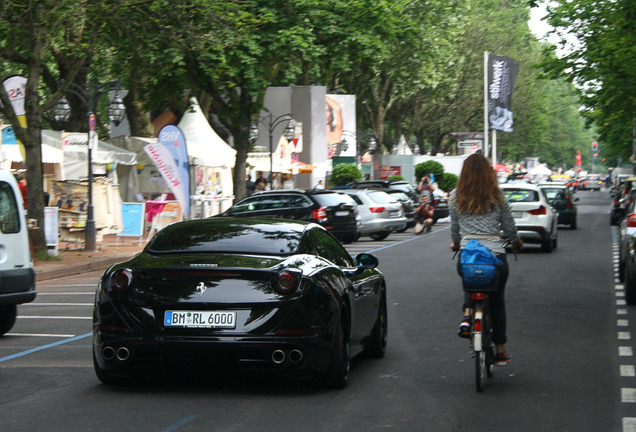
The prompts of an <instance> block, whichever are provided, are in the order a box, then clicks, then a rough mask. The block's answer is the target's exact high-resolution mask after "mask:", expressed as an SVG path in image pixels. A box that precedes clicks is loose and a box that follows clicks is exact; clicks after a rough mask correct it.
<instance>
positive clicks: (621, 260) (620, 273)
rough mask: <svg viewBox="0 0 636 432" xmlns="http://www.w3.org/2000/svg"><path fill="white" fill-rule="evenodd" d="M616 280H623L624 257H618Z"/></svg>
mask: <svg viewBox="0 0 636 432" xmlns="http://www.w3.org/2000/svg"><path fill="white" fill-rule="evenodd" d="M618 280H619V281H621V282H625V258H624V257H622V256H619V257H618Z"/></svg>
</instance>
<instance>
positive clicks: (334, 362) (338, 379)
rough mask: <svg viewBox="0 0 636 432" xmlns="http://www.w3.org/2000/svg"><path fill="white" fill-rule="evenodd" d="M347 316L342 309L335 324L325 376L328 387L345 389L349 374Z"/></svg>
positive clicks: (349, 358)
mask: <svg viewBox="0 0 636 432" xmlns="http://www.w3.org/2000/svg"><path fill="white" fill-rule="evenodd" d="M348 324H349V314H348V313H347V311H346V309H344V308H343V310H342V313H341V314H340V320H338V322H337V323H336V329H335V331H334V342H333V349H332V350H331V358H330V360H329V370H328V371H327V375H326V377H325V378H326V380H325V381H326V383H327V385H328V386H329V387H334V388H345V387H346V386H347V382H348V381H349V373H350V372H351V345H350V341H349V332H348V331H347V329H348V327H347V326H348Z"/></svg>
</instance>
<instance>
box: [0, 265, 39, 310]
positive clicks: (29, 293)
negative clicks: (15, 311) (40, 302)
mask: <svg viewBox="0 0 636 432" xmlns="http://www.w3.org/2000/svg"><path fill="white" fill-rule="evenodd" d="M35 296H36V292H35V271H34V270H33V267H28V268H22V269H13V270H7V271H3V272H0V305H18V304H22V303H29V302H32V301H33V300H35Z"/></svg>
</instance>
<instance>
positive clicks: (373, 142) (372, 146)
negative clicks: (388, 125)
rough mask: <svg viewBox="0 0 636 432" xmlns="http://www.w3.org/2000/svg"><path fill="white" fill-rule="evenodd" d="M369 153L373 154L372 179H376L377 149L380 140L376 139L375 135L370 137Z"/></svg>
mask: <svg viewBox="0 0 636 432" xmlns="http://www.w3.org/2000/svg"><path fill="white" fill-rule="evenodd" d="M368 146H369V154H370V155H371V180H375V155H374V153H375V151H376V150H377V148H378V142H377V141H376V140H375V137H374V136H372V137H371V138H370V139H369V144H368Z"/></svg>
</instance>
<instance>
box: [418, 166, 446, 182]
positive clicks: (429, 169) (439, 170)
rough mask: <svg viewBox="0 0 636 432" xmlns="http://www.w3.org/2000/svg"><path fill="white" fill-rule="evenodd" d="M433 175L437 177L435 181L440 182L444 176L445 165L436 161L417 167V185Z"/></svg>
mask: <svg viewBox="0 0 636 432" xmlns="http://www.w3.org/2000/svg"><path fill="white" fill-rule="evenodd" d="M431 173H433V175H434V176H435V180H436V181H439V180H438V179H441V178H442V177H443V176H444V165H442V164H441V163H439V162H437V161H434V160H429V161H426V162H422V163H419V164H417V165H415V183H416V184H417V183H419V182H420V179H421V178H422V177H424V176H425V175H427V174H431Z"/></svg>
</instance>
